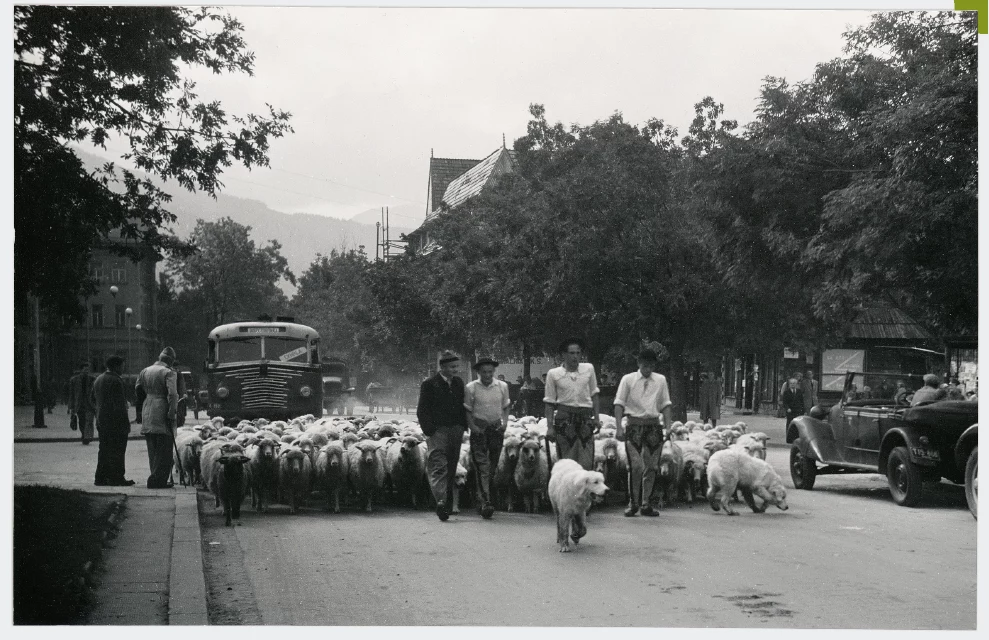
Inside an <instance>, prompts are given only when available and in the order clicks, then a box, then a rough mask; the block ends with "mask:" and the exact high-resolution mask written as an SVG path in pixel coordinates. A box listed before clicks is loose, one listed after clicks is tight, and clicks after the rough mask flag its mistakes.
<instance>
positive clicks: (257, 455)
mask: <svg viewBox="0 0 989 640" xmlns="http://www.w3.org/2000/svg"><path fill="white" fill-rule="evenodd" d="M600 419H601V425H602V427H601V429H600V430H599V431H598V433H597V434H596V435H595V438H596V440H595V470H597V471H600V472H601V473H602V474H603V475H604V477H605V481H606V484H607V486H608V487H610V488H612V489H617V490H620V491H627V490H628V463H627V458H626V454H625V447H624V445H623V444H622V443H620V442H619V441H618V440H617V438H616V437H615V434H616V428H615V420H614V418H613V417H611V416H607V415H604V414H602V415H601V416H600ZM545 435H546V420H545V418H544V419H540V420H537V419H536V418H534V417H532V416H526V417H524V418H520V419H518V420H516V419H514V418H511V419H510V421H509V424H508V427H507V428H506V429H505V434H504V443H503V447H502V451H501V455H500V457H499V460H498V463H497V465H496V466H495V468H494V470H493V477H492V485H493V486H492V492H493V495H492V501H493V502H494V504H495V507H496V508H499V509H501V510H504V511H514V510H516V509H524V510H525V511H527V512H529V513H536V512H539V511H540V510H542V509H543V508H545V507H548V504H547V502H546V488H547V485H548V482H549V467H550V464H549V461H548V460H547V458H546V456H547V451H550V455H552V456H553V459H552V461H553V462H556V447H555V446H551V447H549V448H547V447H546V442H545ZM768 439H769V438H768V437H767V436H766V435H765V434H763V433H746V425H745V423H743V422H738V423H735V424H734V425H722V426H718V427H712V426H711V425H710V424H700V423H696V422H693V421H688V422H686V423H681V422H674V423H673V425H672V426H671V429H670V439H669V441H667V442H666V443H665V444H664V446H663V451H662V456H661V459H660V469H659V473H658V476H657V491H658V492H659V494H660V497H661V501H660V506H661V507H663V506H665V505H664V503H665V504H666V505H668V504H670V503H672V502H675V501H677V500H680V499H685V500H686V501H687V502H693V500H694V498H695V497H696V496H698V495H700V496H703V495H705V493H706V492H707V489H708V487H707V483H708V476H709V475H710V474H709V473H708V464H709V462H710V458H711V456H712V455H713V454H715V453H716V452H718V451H721V450H728V449H730V450H731V451H740V452H744V453H745V454H747V456H750V457H754V458H757V459H758V458H761V460H765V455H766V454H765V444H766V441H767V440H768ZM175 457H176V459H175V464H176V467H177V468H178V469H179V472H180V478H181V481H182V482H183V483H186V482H188V483H190V484H199V483H201V484H202V486H203V487H204V488H206V489H208V490H209V491H211V492H212V493H213V495H214V496H215V501H216V502H215V505H216V506H217V507H219V506H221V504H222V506H223V512H224V516H225V522H226V524H227V525H230V524H231V522H232V520H236V519H239V517H240V506H241V504H242V502H243V501H244V500H246V497H247V496H248V495H250V497H251V506H252V507H253V508H255V509H256V510H257V511H258V512H259V513H260V512H263V511H264V510H265V509H266V507H267V505H268V504H269V503H270V502H271V501H272V500H274V501H277V502H279V503H282V504H287V505H289V506H290V508H291V512H292V513H296V512H297V510H298V507H299V505H300V504H305V503H307V502H309V501H310V500H311V499H312V497H313V493H314V492H319V493H320V494H322V498H323V500H325V508H326V509H327V510H332V511H334V512H336V513H339V512H340V508H341V502H343V503H344V504H347V503H349V504H350V505H352V506H354V507H356V508H357V509H360V510H364V511H368V512H370V511H371V510H372V507H373V504H374V503H375V502H376V501H381V500H390V501H391V502H392V503H394V504H404V505H408V506H411V507H413V508H416V507H419V506H423V505H425V506H429V505H430V503H431V501H432V500H433V498H432V495H431V493H430V491H429V487H428V481H427V469H426V443H425V438H424V436H423V434H422V430H421V429H420V428H419V425H418V424H417V423H415V422H412V421H408V420H398V419H394V420H390V421H387V422H386V421H379V420H376V419H375V418H374V417H373V416H365V417H360V418H352V417H351V418H341V417H330V416H325V417H322V418H319V419H317V418H316V417H315V416H312V415H307V416H301V417H299V418H295V419H293V420H291V421H288V422H284V421H275V422H268V421H267V420H264V419H257V420H254V421H248V420H242V421H241V422H240V423H239V424H237V425H235V426H224V425H223V422H222V420H221V419H219V418H216V419H214V421H213V422H210V423H206V424H203V425H199V426H189V427H181V428H179V429H178V431H177V433H176V453H175ZM763 464H765V463H763ZM472 466H473V465H472V463H471V456H470V444H469V436H468V434H467V433H465V434H464V442H463V444H462V445H461V455H460V463H459V465H458V467H457V477H456V485H457V491H455V492H454V500H453V504H452V509H451V512H452V513H458V512H459V509H460V506H461V504H460V503H461V501H463V502H464V504H468V503H470V502H472V501H473V498H474V496H475V493H476V491H475V483H474V478H473V475H474V474H473V473H472ZM766 466H768V465H766ZM732 493H734V490H733V491H732ZM708 497H709V500H710V501H711V504H712V507H713V508H716V506H715V500H714V498H713V497H712V496H708ZM728 511H729V513H731V511H730V509H728Z"/></svg>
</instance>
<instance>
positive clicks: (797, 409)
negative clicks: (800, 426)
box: [783, 378, 804, 429]
mask: <svg viewBox="0 0 989 640" xmlns="http://www.w3.org/2000/svg"><path fill="white" fill-rule="evenodd" d="M783 408H784V409H786V427H787V429H789V428H790V422H791V421H792V420H793V419H794V418H796V417H797V416H802V415H804V394H803V393H802V392H801V391H800V389H799V388H798V387H797V379H796V378H790V379H789V380H788V381H787V383H786V387H785V388H784V389H783Z"/></svg>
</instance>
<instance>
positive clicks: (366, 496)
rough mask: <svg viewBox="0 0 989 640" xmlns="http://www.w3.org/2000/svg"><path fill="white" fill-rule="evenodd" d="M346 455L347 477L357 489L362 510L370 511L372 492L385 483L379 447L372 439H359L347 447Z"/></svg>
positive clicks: (379, 488)
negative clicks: (362, 506)
mask: <svg viewBox="0 0 989 640" xmlns="http://www.w3.org/2000/svg"><path fill="white" fill-rule="evenodd" d="M347 457H348V460H347V478H348V479H349V480H350V484H351V486H352V487H353V488H354V489H355V490H356V491H357V495H358V500H359V501H360V503H362V504H363V505H364V510H365V511H366V512H367V513H371V501H372V499H373V498H374V493H375V492H376V491H380V490H381V489H382V488H383V487H384V484H385V465H384V463H383V462H382V459H381V451H380V447H379V446H378V443H377V442H375V441H373V440H361V441H360V442H357V443H356V444H354V446H353V447H351V448H350V449H347Z"/></svg>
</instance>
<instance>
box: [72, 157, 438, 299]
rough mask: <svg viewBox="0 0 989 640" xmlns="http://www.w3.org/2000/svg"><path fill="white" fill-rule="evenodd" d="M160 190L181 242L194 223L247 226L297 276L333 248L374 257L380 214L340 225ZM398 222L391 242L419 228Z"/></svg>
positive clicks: (97, 160) (93, 161)
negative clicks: (275, 247) (272, 243)
mask: <svg viewBox="0 0 989 640" xmlns="http://www.w3.org/2000/svg"><path fill="white" fill-rule="evenodd" d="M76 153H78V154H79V157H80V158H81V159H82V161H83V163H84V164H86V165H89V166H93V167H95V166H100V165H102V164H104V163H105V162H107V160H106V159H105V158H101V157H99V156H96V155H93V154H89V153H86V152H84V151H81V150H78V149H77V150H76ZM156 182H157V181H156ZM159 185H160V183H159ZM165 190H166V191H167V192H168V193H169V194H171V196H172V201H171V202H169V203H168V204H167V205H166V208H167V209H168V210H169V211H171V212H172V213H174V214H175V216H176V217H177V220H176V222H175V224H174V225H173V227H172V230H173V231H174V233H175V234H176V235H177V236H179V237H180V238H187V237H189V234H190V233H192V230H193V228H195V226H196V221H197V220H199V219H202V220H206V221H207V222H215V221H216V220H219V219H220V218H223V217H230V218H232V219H233V220H235V221H236V222H238V223H240V224H243V225H246V226H249V227H251V238H252V239H253V240H254V242H255V243H257V244H258V245H264V244H267V243H268V241H269V240H277V241H278V242H279V243H281V245H282V255H283V256H285V259H286V260H287V261H288V265H289V268H290V269H291V270H292V273H294V274H295V275H296V277H298V276H301V275H302V274H303V273H304V272H305V271H306V270H307V269H308V268H309V265H310V264H312V261H313V259H314V258H315V257H316V254H317V253H322V254H323V255H326V254H328V253H329V252H330V251H331V250H333V249H356V248H357V247H358V246H360V245H364V251H365V252H366V253H367V254H368V256H370V257H371V258H372V259H373V257H374V253H375V252H374V249H375V241H376V236H375V234H376V233H377V229H376V228H375V226H374V223H375V222H377V221H378V220H379V219H380V211H379V212H378V216H379V218H376V219H370V220H369V218H370V216H369V215H367V214H369V213H371V211H366V212H363V213H360V214H358V216H356V217H362V218H361V220H356V221H355V220H342V219H340V218H332V217H329V216H321V215H316V214H311V213H283V212H281V211H275V210H274V209H271V208H269V207H268V205H266V204H265V203H263V202H260V201H258V200H250V199H247V198H238V197H237V196H231V195H226V194H222V193H221V194H218V195H217V196H216V199H215V200H214V199H213V198H211V197H209V196H208V195H205V194H201V193H190V192H188V191H186V190H185V189H182V188H181V187H178V186H177V185H174V184H170V185H168V186H167V187H166V188H165ZM410 206H411V205H410ZM411 207H412V208H414V206H411ZM399 208H402V207H394V208H393V209H392V211H393V212H394V211H396V210H398V209H399ZM372 211H373V210H372ZM396 217H397V216H396ZM368 220H369V222H368ZM402 221H403V222H402V223H401V224H396V223H395V222H394V218H392V223H391V229H390V233H391V237H392V239H393V240H397V239H398V238H399V235H400V234H402V233H409V232H410V231H412V230H413V229H415V228H416V227H418V226H419V222H417V221H409V220H408V219H405V218H403V219H402ZM407 222H412V224H407ZM161 266H162V265H159V268H161ZM282 289H283V290H284V291H285V293H286V295H288V296H290V297H291V296H292V295H293V294H294V293H295V287H293V286H292V285H291V284H290V283H288V282H283V283H282Z"/></svg>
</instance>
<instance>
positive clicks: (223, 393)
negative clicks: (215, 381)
mask: <svg viewBox="0 0 989 640" xmlns="http://www.w3.org/2000/svg"><path fill="white" fill-rule="evenodd" d="M229 395H230V389H227V388H226V387H217V388H216V396H217V397H218V398H226V397H227V396H229Z"/></svg>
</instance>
